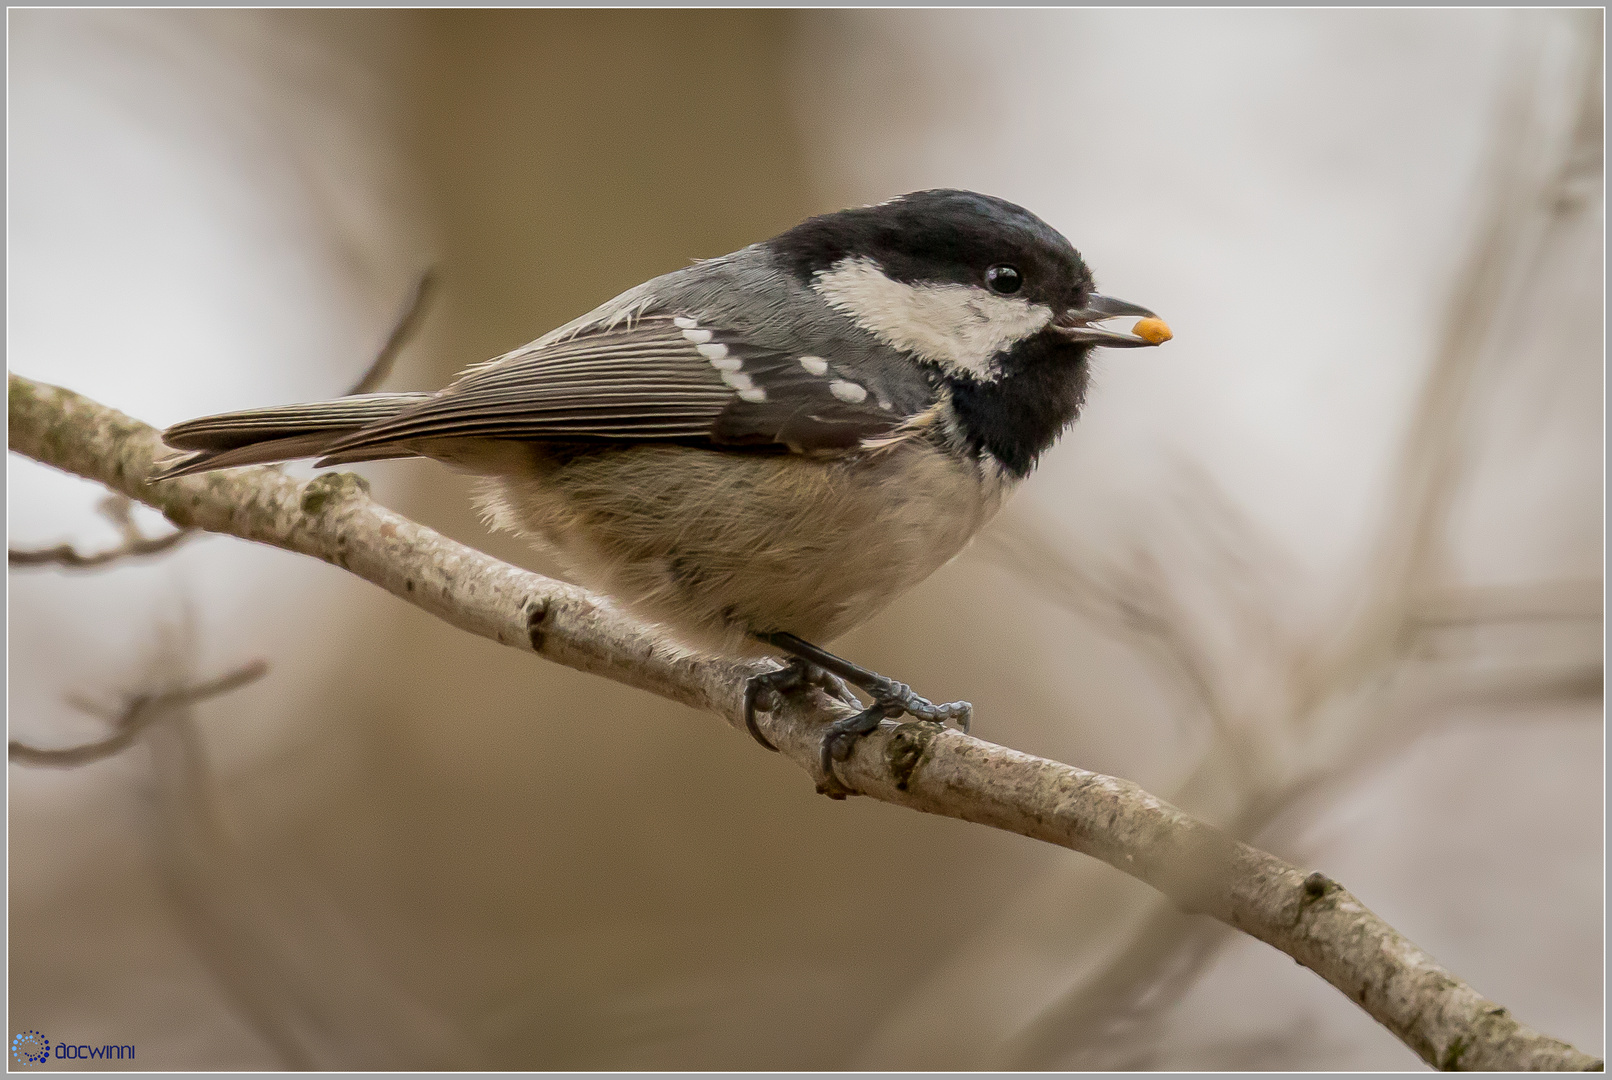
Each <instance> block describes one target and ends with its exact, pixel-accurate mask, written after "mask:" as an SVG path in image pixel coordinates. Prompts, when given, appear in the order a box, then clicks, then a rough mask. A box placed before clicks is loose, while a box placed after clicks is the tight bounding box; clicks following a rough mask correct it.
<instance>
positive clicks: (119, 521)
mask: <svg viewBox="0 0 1612 1080" xmlns="http://www.w3.org/2000/svg"><path fill="white" fill-rule="evenodd" d="M133 507H134V504H133V503H132V502H131V501H130V500H129V497H128V496H126V495H108V496H107V497H106V498H105V499H103V500H101V505H100V511H101V515H102V516H103V517H105V518H106V519H107V520H108V521H110V522H112V524H113V525H116V526H117V528H118V532H120V533H122V534H123V542H122V543H121V544H119V545H118V546H117V547H114V548H107V549H106V550H105V551H95V552H91V553H90V554H88V555H86V554H84V553H83V552H81V551H79V550H78V549H77V548H75V547H74V546H73V545H72V544H57V545H56V546H55V547H48V548H7V549H6V565H7V566H57V567H62V568H65V569H69V570H91V569H94V568H96V567H99V566H105V565H107V564H108V563H114V562H117V561H118V560H119V559H138V558H143V557H145V556H148V555H161V554H162V553H163V552H165V551H171V550H173V549H174V548H175V547H177V546H179V543H180V542H181V541H183V540H184V539H185V538H186V537H189V536H192V535H194V534H195V532H196V530H195V529H176V530H175V531H173V532H171V533H168V534H167V535H166V536H147V535H145V533H143V532H141V531H140V526H138V525H137V524H135V521H134V515H133V513H132V512H131V511H132V510H133Z"/></svg>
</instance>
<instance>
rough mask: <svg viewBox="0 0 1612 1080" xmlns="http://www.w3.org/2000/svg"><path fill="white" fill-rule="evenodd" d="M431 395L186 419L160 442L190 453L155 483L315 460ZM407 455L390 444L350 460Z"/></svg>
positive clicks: (165, 466) (161, 468)
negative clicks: (346, 438)
mask: <svg viewBox="0 0 1612 1080" xmlns="http://www.w3.org/2000/svg"><path fill="white" fill-rule="evenodd" d="M431 396H432V395H430V394H360V395H358V396H356V397H344V398H337V399H336V400H334V401H314V402H310V403H308V404H306V405H281V406H279V407H278V408H273V409H248V410H246V411H245V412H234V413H223V414H221V415H219V416H204V417H201V418H200V419H199V420H186V421H185V422H184V423H182V424H175V425H174V426H173V427H171V428H169V429H168V430H167V431H164V432H163V433H162V441H163V442H165V443H167V444H168V445H169V446H171V447H173V448H174V449H175V450H186V451H190V452H189V453H186V454H182V455H180V456H178V457H172V458H168V459H167V460H165V461H161V462H159V463H158V464H157V467H156V468H155V469H154V470H153V471H152V474H151V478H152V479H153V480H167V479H170V478H172V477H175V476H187V475H189V474H190V473H198V472H209V471H211V470H213V469H229V468H234V467H235V466H237V465H266V464H269V463H271V462H277V461H292V460H294V459H296V458H305V457H317V456H319V455H321V454H323V453H324V449H325V447H326V446H328V445H329V444H330V443H332V442H334V441H335V440H337V439H339V438H341V437H342V436H344V435H350V434H352V433H353V432H355V431H357V430H359V429H360V428H363V427H367V426H369V425H370V424H373V423H375V422H376V421H379V420H387V419H390V418H391V417H393V416H395V415H397V414H398V413H399V412H401V411H403V410H404V409H407V408H410V407H412V406H415V405H418V404H420V403H421V402H422V401H427V400H429V399H430V398H431ZM410 454H411V451H409V450H407V449H405V448H403V447H401V446H398V445H396V444H391V445H387V446H376V447H373V448H366V451H365V453H364V456H363V457H348V458H346V460H348V461H361V460H374V459H378V458H389V457H408V456H410Z"/></svg>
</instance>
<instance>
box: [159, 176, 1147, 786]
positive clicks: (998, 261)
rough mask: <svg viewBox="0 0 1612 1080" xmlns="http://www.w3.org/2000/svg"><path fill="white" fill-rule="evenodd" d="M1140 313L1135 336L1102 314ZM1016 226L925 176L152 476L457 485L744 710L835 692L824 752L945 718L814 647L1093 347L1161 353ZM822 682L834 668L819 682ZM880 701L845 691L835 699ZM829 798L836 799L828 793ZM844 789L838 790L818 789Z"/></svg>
mask: <svg viewBox="0 0 1612 1080" xmlns="http://www.w3.org/2000/svg"><path fill="white" fill-rule="evenodd" d="M1127 317H1129V318H1135V319H1137V320H1139V321H1138V322H1136V324H1135V325H1134V327H1133V328H1132V330H1131V331H1129V332H1127V331H1125V330H1121V329H1117V328H1114V327H1111V326H1105V325H1102V324H1103V323H1105V322H1107V321H1109V320H1113V319H1118V318H1127ZM1170 337H1171V331H1170V330H1169V328H1168V326H1167V325H1166V324H1165V323H1164V322H1163V321H1162V320H1160V319H1159V318H1158V316H1156V315H1155V314H1154V313H1153V312H1152V311H1150V310H1149V309H1147V308H1144V307H1141V306H1139V305H1136V304H1132V303H1128V302H1126V301H1123V300H1117V299H1114V298H1112V297H1109V296H1104V295H1102V294H1100V293H1098V292H1097V291H1096V287H1095V284H1094V280H1093V276H1092V273H1091V271H1090V269H1089V268H1088V267H1087V265H1086V263H1085V261H1084V260H1083V259H1082V257H1081V255H1080V253H1079V252H1078V251H1077V250H1076V249H1075V248H1074V247H1073V245H1071V244H1070V242H1069V241H1068V240H1067V239H1065V237H1064V236H1063V235H1062V234H1061V233H1059V232H1058V231H1057V230H1056V229H1054V228H1052V227H1051V226H1050V225H1048V224H1047V223H1046V222H1044V221H1043V220H1042V219H1041V218H1039V217H1037V216H1036V215H1034V214H1033V213H1031V212H1030V211H1028V210H1026V209H1024V208H1023V207H1021V206H1018V205H1016V204H1014V203H1011V202H1008V201H1006V200H1004V199H1000V198H996V197H994V196H990V195H983V194H979V193H976V192H970V191H961V190H952V189H935V190H927V191H917V192H912V193H909V194H905V195H901V196H898V197H895V198H892V199H889V200H887V201H885V202H882V203H878V204H876V205H872V206H861V207H853V208H850V209H844V210H840V211H837V212H834V213H828V214H823V215H819V216H816V217H811V218H808V219H806V220H805V221H803V222H801V223H800V224H798V225H796V226H794V227H793V228H790V229H788V230H786V231H785V232H782V233H780V234H779V235H777V236H774V237H772V238H771V239H769V240H764V241H761V242H759V243H755V244H752V245H750V246H749V247H745V248H742V249H740V250H739V251H735V252H733V253H732V254H729V255H725V256H722V257H720V258H713V259H707V260H702V261H695V262H693V263H692V264H691V265H689V266H686V267H683V268H681V269H677V270H674V271H672V272H670V273H667V274H664V275H662V276H660V277H656V278H653V279H652V280H650V281H646V282H644V283H643V284H641V285H638V286H636V287H634V288H631V289H628V290H627V291H626V292H624V293H622V294H621V295H619V296H617V297H615V298H614V299H612V300H609V301H607V302H605V303H603V304H601V305H600V306H599V307H597V308H595V309H593V310H592V311H590V312H588V313H587V314H585V315H582V316H581V317H579V318H577V319H575V320H573V321H571V322H569V323H567V324H565V325H564V326H561V327H558V328H556V329H554V330H552V331H550V332H549V333H547V334H545V335H543V336H542V337H540V338H538V339H537V340H535V341H533V342H531V343H530V344H528V345H524V346H522V347H520V348H518V349H515V350H513V351H512V352H508V353H505V354H504V355H502V356H498V357H495V358H494V359H491V360H488V361H485V362H483V363H480V364H476V365H473V366H471V367H470V368H468V369H467V370H465V371H464V372H463V374H461V375H460V376H459V377H458V378H457V379H456V380H455V381H453V382H452V383H450V384H449V385H448V386H446V387H445V388H443V389H441V390H439V391H437V392H435V393H367V394H359V395H355V396H349V397H343V398H339V399H335V400H329V401H318V402H312V403H307V404H298V405H286V406H279V407H271V408H263V409H250V410H246V411H243V412H232V413H225V414H222V415H217V416H207V417H202V418H200V419H196V420H189V421H186V422H184V423H180V424H175V425H174V426H172V427H169V428H168V429H167V430H165V431H164V432H163V434H162V437H163V439H164V441H165V442H166V443H167V445H168V446H169V447H171V448H173V449H174V450H176V451H179V452H180V454H179V455H178V456H175V457H172V458H168V459H165V460H164V461H163V462H160V463H159V464H158V467H157V469H156V471H155V472H154V474H153V476H154V479H168V478H173V477H179V476H185V475H188V474H192V473H198V472H203V471H207V470H213V469H223V468H231V467H236V466H242V465H258V464H266V463H277V462H283V461H288V460H293V459H298V458H306V457H314V458H317V459H318V460H317V461H316V462H315V464H316V466H317V467H327V466H334V465H345V464H350V463H353V462H361V461H372V460H377V459H382V458H405V457H423V458H430V459H433V460H435V461H438V462H441V463H444V464H446V465H448V466H449V467H451V468H454V469H456V470H459V471H463V472H469V473H472V474H474V475H475V476H476V477H477V478H478V479H477V481H476V483H475V485H474V490H475V494H474V498H475V501H476V504H477V507H478V509H479V511H480V512H481V514H482V515H483V518H484V519H485V520H486V522H487V523H488V524H489V525H490V526H491V527H493V528H495V529H500V530H509V531H513V532H515V533H518V534H521V535H523V536H525V537H527V538H529V539H531V540H533V541H535V542H536V543H537V544H538V546H540V547H541V548H543V549H545V550H546V551H548V552H549V553H550V554H552V555H553V556H555V557H557V558H558V560H559V562H560V564H561V565H562V566H563V567H565V568H566V572H567V573H568V574H569V575H570V576H572V577H573V578H574V579H575V580H576V581H577V582H578V583H579V584H582V585H584V586H585V587H587V588H590V589H592V590H593V591H595V592H597V593H601V594H603V595H605V596H606V597H609V598H610V599H611V600H612V601H613V602H614V603H616V604H617V605H619V606H620V607H621V608H623V609H625V610H626V611H627V612H628V613H629V614H631V615H633V616H635V617H637V618H638V619H640V620H643V621H645V622H648V623H650V624H653V625H654V626H655V627H657V628H658V630H659V632H660V633H662V634H664V635H665V636H666V637H668V638H670V639H671V640H672V641H675V642H676V643H678V644H679V645H681V646H682V647H684V648H685V649H688V650H690V651H693V652H696V653H702V654H716V655H726V656H731V657H736V658H742V659H748V660H751V661H754V660H755V659H756V658H758V657H765V656H775V657H776V656H778V654H782V657H783V658H785V659H784V662H783V665H782V666H781V667H776V668H771V669H767V670H764V671H762V672H761V673H759V674H756V675H754V676H752V677H751V678H750V680H749V681H748V683H747V685H746V689H745V695H744V720H745V724H746V727H747V728H748V730H749V731H750V733H751V735H752V736H754V737H755V739H756V740H757V741H758V742H760V743H761V744H762V745H763V746H765V747H767V748H768V749H776V747H774V746H773V744H772V742H771V741H770V740H768V739H767V737H766V736H765V734H764V733H763V732H762V730H761V728H760V726H759V725H758V722H757V712H758V711H767V710H768V708H769V707H770V706H769V705H768V703H769V702H771V703H772V705H773V706H775V705H776V700H775V699H774V698H773V697H772V695H774V694H783V695H788V694H792V693H798V692H803V691H804V690H805V689H806V687H807V686H808V685H809V684H811V685H818V686H829V687H830V688H831V689H832V690H833V691H834V692H835V693H836V694H837V695H839V696H841V697H843V698H844V699H845V700H846V701H847V702H848V703H854V704H855V705H856V706H857V708H858V711H857V712H856V713H855V714H854V715H851V716H847V717H844V718H842V719H839V720H836V721H834V722H833V723H831V724H830V725H828V726H827V728H826V730H825V733H824V735H823V738H822V741H821V746H820V764H821V768H822V771H823V774H824V776H825V778H827V780H828V781H831V782H832V783H831V784H830V785H829V786H830V787H831V788H832V787H838V786H839V785H838V784H837V778H836V777H835V774H834V769H833V763H834V762H835V761H836V760H838V761H843V760H846V759H847V758H848V756H849V754H850V750H851V747H852V745H853V743H854V741H855V740H856V739H858V738H860V737H861V736H863V735H865V734H867V733H868V732H871V731H873V730H875V729H876V728H877V727H878V725H879V723H880V722H881V721H882V720H884V719H887V718H895V717H899V716H901V715H903V714H905V715H910V716H912V717H914V718H915V719H918V720H928V721H936V722H941V723H945V722H947V721H953V722H957V723H959V724H961V726H963V728H964V729H965V730H966V729H967V727H968V724H969V720H970V716H971V712H972V707H971V706H970V705H969V703H968V702H964V701H959V702H950V703H945V704H939V705H937V704H934V703H933V702H930V701H929V700H928V699H926V698H923V697H920V696H919V695H917V694H916V693H914V692H913V691H912V689H911V688H910V687H908V686H907V685H906V684H904V683H900V682H897V681H895V680H893V679H890V678H887V677H886V676H883V675H880V674H878V673H877V672H873V671H871V670H869V669H867V668H864V667H862V666H860V665H857V664H855V663H853V662H851V661H849V660H846V659H844V658H842V657H840V656H837V655H836V654H834V653H831V652H829V651H828V650H827V649H825V648H824V647H823V644H822V643H825V642H832V641H833V640H835V639H836V638H838V637H840V636H841V635H843V634H844V633H846V632H847V631H849V630H850V629H852V628H853V627H855V626H858V625H860V624H862V623H864V622H866V621H867V620H868V619H870V618H872V617H873V616H874V615H876V614H877V613H878V612H880V611H881V610H883V609H884V608H885V607H887V606H888V605H889V604H890V603H891V601H893V600H894V599H895V598H896V597H897V596H899V595H901V594H902V593H904V592H906V591H907V590H909V589H911V588H912V587H913V586H915V585H917V584H918V583H919V582H921V581H923V580H924V579H925V578H927V577H928V576H929V575H930V574H932V573H933V572H934V571H936V570H937V569H939V568H940V567H941V566H943V565H945V564H946V563H947V562H949V561H950V560H951V559H953V558H954V557H955V556H957V555H958V554H959V553H960V552H961V551H962V550H963V548H964V547H965V546H966V545H967V544H968V543H969V541H970V540H971V539H972V538H973V537H974V536H975V535H976V534H978V533H979V531H980V530H981V529H982V528H983V527H984V526H985V525H986V523H987V522H989V521H990V520H991V519H992V517H993V516H994V515H995V514H996V512H997V511H998V510H999V509H1000V508H1001V506H1002V504H1003V502H1004V501H1005V500H1006V499H1007V498H1008V497H1009V496H1010V495H1011V494H1012V493H1013V491H1014V490H1015V489H1016V488H1017V487H1018V486H1019V485H1020V484H1021V483H1022V482H1023V481H1024V480H1025V479H1026V478H1027V477H1028V476H1029V475H1030V474H1031V472H1032V471H1033V470H1034V468H1035V466H1036V463H1037V461H1038V460H1039V459H1040V457H1041V456H1042V455H1043V454H1044V453H1045V452H1046V451H1047V450H1048V449H1049V448H1050V447H1051V446H1052V445H1053V444H1054V443H1055V442H1056V441H1057V439H1058V438H1059V436H1060V435H1061V434H1062V433H1063V432H1064V431H1065V430H1066V429H1067V428H1068V427H1069V426H1070V425H1071V424H1073V423H1074V422H1075V420H1076V418H1077V417H1078V416H1079V414H1080V411H1081V408H1082V405H1083V403H1084V400H1085V396H1086V391H1087V386H1088V382H1089V379H1090V365H1091V354H1092V351H1093V350H1094V349H1096V348H1099V347H1103V348H1138V347H1144V346H1153V345H1157V344H1160V343H1161V342H1163V341H1165V340H1168V339H1169V338H1170ZM831 677H832V678H831ZM845 684H849V686H851V687H855V688H857V689H858V690H860V691H861V692H862V694H863V695H864V696H865V697H867V698H868V699H869V701H870V703H869V704H867V705H865V706H864V705H863V703H862V702H860V701H857V700H856V699H855V698H854V697H850V696H849V693H848V691H847V688H846V685H845ZM843 790H844V789H843V787H840V791H843ZM830 793H831V794H835V793H836V792H835V791H832V790H831V791H830Z"/></svg>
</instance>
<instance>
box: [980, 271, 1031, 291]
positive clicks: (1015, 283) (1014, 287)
mask: <svg viewBox="0 0 1612 1080" xmlns="http://www.w3.org/2000/svg"><path fill="white" fill-rule="evenodd" d="M985 284H987V285H989V286H990V287H991V291H992V292H994V293H997V294H999V295H1001V296H1012V295H1013V294H1014V293H1016V292H1018V291H1019V290H1020V289H1022V288H1023V287H1024V278H1023V277H1022V276H1021V275H1020V274H1019V272H1018V271H1017V270H1015V269H1014V268H1013V267H1011V266H993V267H991V268H990V269H989V270H987V271H985Z"/></svg>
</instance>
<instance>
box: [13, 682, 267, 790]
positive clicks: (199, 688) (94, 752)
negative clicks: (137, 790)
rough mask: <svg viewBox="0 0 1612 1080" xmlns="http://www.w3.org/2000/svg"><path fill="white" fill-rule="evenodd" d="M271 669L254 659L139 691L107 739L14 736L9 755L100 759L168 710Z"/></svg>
mask: <svg viewBox="0 0 1612 1080" xmlns="http://www.w3.org/2000/svg"><path fill="white" fill-rule="evenodd" d="M268 671H269V665H268V664H266V663H264V662H263V661H262V660H254V661H252V662H251V663H250V664H247V665H246V666H244V667H241V668H237V669H236V670H234V671H231V672H229V673H228V674H226V675H220V676H219V677H218V678H216V679H210V680H208V681H207V682H203V683H197V684H196V685H195V686H184V687H180V688H179V689H177V690H169V691H166V692H164V693H161V694H137V695H135V696H134V697H131V698H130V699H129V701H128V703H127V704H126V705H125V706H124V707H123V711H122V713H121V714H119V715H118V716H117V717H115V718H114V719H113V730H112V734H110V735H108V736H107V737H106V738H104V739H100V740H97V741H96V742H92V743H84V744H83V745H81V746H66V747H62V748H60V749H54V748H46V747H40V746H31V745H29V744H28V743H23V742H18V741H17V740H15V739H12V740H11V741H10V742H8V743H7V745H6V756H7V757H8V758H9V759H10V760H11V761H15V762H17V763H18V764H20V765H51V766H55V767H56V768H60V769H67V768H73V767H75V766H78V765H88V764H89V763H90V762H92V761H101V760H103V759H104V758H109V757H111V756H112V755H114V754H116V753H119V752H121V751H123V750H126V749H127V748H128V747H130V746H132V745H133V744H134V740H135V739H136V738H137V737H138V736H139V734H140V732H142V731H144V730H145V729H146V728H148V727H150V726H151V724H152V723H154V722H155V721H157V720H159V719H161V718H162V717H163V716H164V715H166V714H167V712H168V710H170V709H174V708H178V707H179V706H182V705H194V704H195V703H196V702H198V701H205V700H207V699H208V698H210V697H217V696H218V695H219V694H227V693H229V692H230V691H231V690H235V689H238V688H239V687H242V686H245V685H246V684H247V683H253V682H256V681H257V680H259V679H261V678H262V677H263V676H264V675H266V674H268ZM86 711H90V712H97V711H98V710H94V709H90V710H86Z"/></svg>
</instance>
